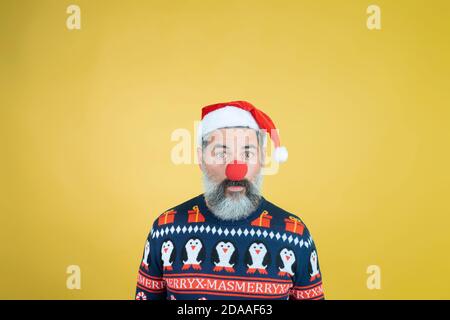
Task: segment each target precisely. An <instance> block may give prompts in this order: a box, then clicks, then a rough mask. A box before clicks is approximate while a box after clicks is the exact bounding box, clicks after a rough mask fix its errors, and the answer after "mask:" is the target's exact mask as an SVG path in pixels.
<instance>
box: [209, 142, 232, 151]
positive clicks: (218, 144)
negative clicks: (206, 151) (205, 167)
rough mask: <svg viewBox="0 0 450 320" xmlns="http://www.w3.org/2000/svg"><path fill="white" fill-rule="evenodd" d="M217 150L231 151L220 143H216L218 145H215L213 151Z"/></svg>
mask: <svg viewBox="0 0 450 320" xmlns="http://www.w3.org/2000/svg"><path fill="white" fill-rule="evenodd" d="M215 148H223V149H229V148H228V147H227V146H226V145H224V144H220V143H216V144H215V145H214V147H213V150H214V149H215Z"/></svg>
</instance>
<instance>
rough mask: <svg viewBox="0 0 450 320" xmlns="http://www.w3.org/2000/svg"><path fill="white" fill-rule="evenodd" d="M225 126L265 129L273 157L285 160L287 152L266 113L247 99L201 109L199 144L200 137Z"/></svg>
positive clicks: (199, 142)
mask: <svg viewBox="0 0 450 320" xmlns="http://www.w3.org/2000/svg"><path fill="white" fill-rule="evenodd" d="M227 127H248V128H252V129H255V130H258V129H264V130H266V131H267V132H268V133H269V135H270V137H271V139H272V142H273V144H274V148H275V151H274V159H275V160H276V161H277V162H285V161H286V160H287V157H288V152H287V150H286V148H285V147H283V146H281V145H280V137H279V136H278V131H277V128H276V127H275V124H274V123H273V122H272V120H271V119H270V118H269V116H268V115H267V114H265V113H264V112H262V111H261V110H258V109H257V108H256V107H255V106H253V105H252V104H251V103H249V102H247V101H231V102H223V103H216V104H212V105H209V106H206V107H203V109H202V120H201V122H200V125H199V127H198V131H197V133H198V136H197V139H198V144H199V146H201V144H202V137H203V136H204V135H206V134H208V133H210V132H212V131H214V130H216V129H220V128H227Z"/></svg>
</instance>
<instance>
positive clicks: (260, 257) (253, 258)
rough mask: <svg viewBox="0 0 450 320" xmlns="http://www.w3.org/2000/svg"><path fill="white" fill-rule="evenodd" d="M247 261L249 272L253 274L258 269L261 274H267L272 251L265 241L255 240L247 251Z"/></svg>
mask: <svg viewBox="0 0 450 320" xmlns="http://www.w3.org/2000/svg"><path fill="white" fill-rule="evenodd" d="M245 263H246V265H247V273H250V274H253V273H255V272H256V271H258V272H259V273H260V274H267V271H266V268H267V266H268V265H269V263H270V253H269V251H268V250H267V247H266V246H265V244H264V243H262V242H259V241H255V242H253V243H252V244H250V246H249V247H248V249H247V251H246V252H245Z"/></svg>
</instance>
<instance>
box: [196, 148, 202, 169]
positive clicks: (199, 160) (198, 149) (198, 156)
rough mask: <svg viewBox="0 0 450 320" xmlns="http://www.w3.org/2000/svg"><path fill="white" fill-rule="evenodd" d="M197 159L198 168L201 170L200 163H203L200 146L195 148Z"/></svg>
mask: <svg viewBox="0 0 450 320" xmlns="http://www.w3.org/2000/svg"><path fill="white" fill-rule="evenodd" d="M197 159H198V167H199V168H200V170H202V163H203V151H202V148H200V147H198V148H197Z"/></svg>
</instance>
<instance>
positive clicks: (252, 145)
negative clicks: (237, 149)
mask: <svg viewBox="0 0 450 320" xmlns="http://www.w3.org/2000/svg"><path fill="white" fill-rule="evenodd" d="M244 149H258V148H256V146H255V145H254V144H248V145H246V146H244Z"/></svg>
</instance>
